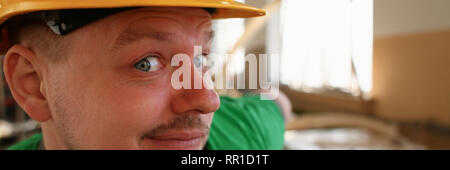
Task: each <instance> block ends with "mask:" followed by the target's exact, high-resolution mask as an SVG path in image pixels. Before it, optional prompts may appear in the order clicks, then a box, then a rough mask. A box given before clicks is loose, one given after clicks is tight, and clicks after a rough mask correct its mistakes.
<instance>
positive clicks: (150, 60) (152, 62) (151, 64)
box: [134, 56, 161, 72]
mask: <svg viewBox="0 0 450 170" xmlns="http://www.w3.org/2000/svg"><path fill="white" fill-rule="evenodd" d="M134 67H135V68H136V69H138V70H139V71H142V72H155V71H158V70H159V69H160V68H161V63H160V62H159V58H158V57H157V56H148V57H145V58H143V59H142V60H140V61H138V62H137V63H136V64H134Z"/></svg>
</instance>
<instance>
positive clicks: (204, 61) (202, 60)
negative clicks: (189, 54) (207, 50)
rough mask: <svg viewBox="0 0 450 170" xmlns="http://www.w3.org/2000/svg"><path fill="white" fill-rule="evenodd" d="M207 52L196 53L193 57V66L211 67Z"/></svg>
mask: <svg viewBox="0 0 450 170" xmlns="http://www.w3.org/2000/svg"><path fill="white" fill-rule="evenodd" d="M207 56H208V55H207V54H202V55H197V56H195V57H194V66H195V67H197V68H200V67H205V68H206V69H208V68H210V67H212V66H213V65H214V64H213V62H212V61H210V60H208V57H207Z"/></svg>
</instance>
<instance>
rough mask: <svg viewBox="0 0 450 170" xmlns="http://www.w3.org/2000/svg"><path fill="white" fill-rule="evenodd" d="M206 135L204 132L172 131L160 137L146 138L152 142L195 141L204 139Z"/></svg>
mask: <svg viewBox="0 0 450 170" xmlns="http://www.w3.org/2000/svg"><path fill="white" fill-rule="evenodd" d="M205 135H206V133H205V132H203V131H198V130H190V131H187V130H183V131H172V132H166V133H163V134H158V135H152V136H145V137H146V138H149V139H152V140H180V141H185V140H193V139H197V138H202V137H204V136H205Z"/></svg>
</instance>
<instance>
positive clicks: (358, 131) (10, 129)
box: [0, 0, 450, 149]
mask: <svg viewBox="0 0 450 170" xmlns="http://www.w3.org/2000/svg"><path fill="white" fill-rule="evenodd" d="M239 1H241V2H245V3H247V4H250V5H253V6H257V7H261V8H265V9H267V10H268V16H266V17H259V18H255V19H227V20H218V21H214V26H213V27H214V29H215V30H216V39H215V40H214V43H213V49H214V50H213V51H214V52H215V53H223V54H225V53H231V54H233V55H231V56H230V57H228V58H226V59H222V60H219V59H217V61H216V63H215V64H216V65H223V66H224V67H227V66H228V67H229V68H231V69H227V70H226V71H227V72H226V75H229V76H227V78H233V79H235V77H234V76H235V75H239V74H244V75H246V78H247V79H248V75H249V73H248V67H249V66H248V64H246V60H245V56H246V55H247V54H256V55H258V54H269V55H270V54H279V56H280V66H279V68H280V74H279V77H271V78H269V79H274V78H277V79H279V80H280V83H281V85H280V88H281V91H283V92H284V93H285V94H286V95H287V96H288V98H289V99H290V100H291V102H292V105H293V110H294V113H293V114H294V115H295V117H294V119H293V120H292V121H290V122H288V123H287V125H286V126H287V127H286V128H287V131H286V136H285V149H450V48H449V47H450V10H449V9H450V1H449V0H239ZM231 66H232V67H231ZM258 68H261V69H262V70H265V71H269V72H270V66H269V64H263V65H258ZM213 78H216V77H213ZM2 79H3V78H2ZM247 82H248V80H247ZM216 83H217V82H216ZM0 88H1V92H0V95H1V96H0V103H1V107H0V149H2V148H5V147H7V146H9V145H10V144H12V143H13V142H15V141H17V140H20V139H23V138H24V137H27V136H29V135H30V134H32V133H35V132H36V131H39V125H38V124H37V123H35V122H34V121H32V120H30V119H29V118H28V117H27V116H26V115H25V113H24V112H23V111H22V110H21V109H20V107H18V106H17V105H16V103H15V102H14V100H13V99H12V97H11V95H10V93H9V90H8V88H7V87H6V83H5V81H4V79H3V84H2V85H1V86H0ZM218 91H219V93H220V94H222V95H232V96H239V95H240V94H241V93H243V92H245V90H240V91H236V90H218Z"/></svg>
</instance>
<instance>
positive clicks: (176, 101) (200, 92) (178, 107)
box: [171, 60, 220, 114]
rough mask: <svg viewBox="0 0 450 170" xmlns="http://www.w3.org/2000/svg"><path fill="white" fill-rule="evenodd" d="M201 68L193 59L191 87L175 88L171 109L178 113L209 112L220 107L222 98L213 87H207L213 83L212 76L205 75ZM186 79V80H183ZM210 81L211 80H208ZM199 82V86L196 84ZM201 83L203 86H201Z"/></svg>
mask: <svg viewBox="0 0 450 170" xmlns="http://www.w3.org/2000/svg"><path fill="white" fill-rule="evenodd" d="M203 76H204V74H203V71H202V70H201V68H197V67H195V65H194V64H193V61H192V60H191V76H190V77H191V81H190V82H191V88H190V89H185V88H181V89H179V90H175V89H174V90H175V92H174V93H175V95H173V98H172V100H171V109H172V111H173V112H175V113H177V114H183V113H192V112H198V113H200V114H208V113H212V112H215V111H216V110H217V109H219V106H220V100H219V96H218V95H217V93H216V92H215V91H214V89H212V88H209V89H208V88H207V83H210V84H212V82H211V81H212V80H211V79H210V77H205V78H204V77H203ZM183 81H185V80H183ZM208 81H209V82H208ZM195 83H197V86H195ZM199 83H201V87H200V88H199Z"/></svg>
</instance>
